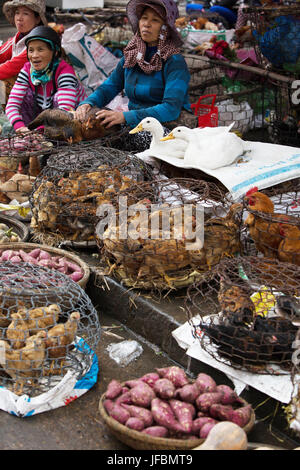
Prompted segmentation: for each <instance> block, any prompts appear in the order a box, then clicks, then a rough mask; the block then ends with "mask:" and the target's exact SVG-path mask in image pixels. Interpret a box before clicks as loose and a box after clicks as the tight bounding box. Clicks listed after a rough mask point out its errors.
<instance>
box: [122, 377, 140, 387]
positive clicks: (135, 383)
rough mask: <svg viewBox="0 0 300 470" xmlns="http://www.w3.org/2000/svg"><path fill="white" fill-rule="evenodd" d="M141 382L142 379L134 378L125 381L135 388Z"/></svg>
mask: <svg viewBox="0 0 300 470" xmlns="http://www.w3.org/2000/svg"><path fill="white" fill-rule="evenodd" d="M140 382H141V379H132V380H127V381H126V382H125V386H126V387H129V388H133V387H135V386H136V385H138V384H139V383H140Z"/></svg>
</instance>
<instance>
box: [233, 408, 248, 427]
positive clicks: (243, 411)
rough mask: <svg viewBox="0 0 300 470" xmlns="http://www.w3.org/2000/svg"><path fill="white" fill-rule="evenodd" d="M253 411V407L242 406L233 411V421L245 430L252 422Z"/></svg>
mask: <svg viewBox="0 0 300 470" xmlns="http://www.w3.org/2000/svg"><path fill="white" fill-rule="evenodd" d="M251 411H252V407H251V405H246V406H242V407H241V408H238V409H237V410H233V411H232V414H231V421H232V422H233V423H235V424H237V425H238V426H240V427H241V428H243V427H245V426H246V424H247V423H248V422H249V421H250V418H251Z"/></svg>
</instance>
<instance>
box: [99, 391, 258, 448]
mask: <svg viewBox="0 0 300 470" xmlns="http://www.w3.org/2000/svg"><path fill="white" fill-rule="evenodd" d="M104 400H105V393H104V394H103V395H102V396H101V398H100V401H99V411H100V414H101V417H102V418H103V421H104V422H105V424H106V425H107V427H108V428H109V430H110V432H111V434H113V436H114V437H116V438H117V439H118V440H119V441H121V442H123V444H125V445H127V446H128V447H131V448H132V449H136V450H189V449H194V448H195V447H197V446H200V445H201V444H203V443H204V442H205V439H173V438H171V437H153V436H148V435H147V434H143V433H141V432H139V431H134V430H133V429H129V428H127V427H126V426H124V425H123V424H121V423H119V422H118V421H116V420H115V419H114V418H111V417H110V416H109V415H108V414H107V412H106V410H105V408H104V406H103V401H104ZM243 402H244V404H245V405H248V403H247V402H246V401H245V400H243ZM254 423H255V413H254V411H253V410H252V415H251V418H250V421H249V422H248V423H247V424H246V426H245V427H244V428H243V430H244V431H245V432H246V433H248V432H250V431H251V429H252V428H253V426H254Z"/></svg>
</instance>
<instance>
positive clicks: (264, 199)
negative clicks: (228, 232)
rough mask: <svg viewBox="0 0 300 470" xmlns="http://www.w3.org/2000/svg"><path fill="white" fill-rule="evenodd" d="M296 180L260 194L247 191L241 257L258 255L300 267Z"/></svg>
mask: <svg viewBox="0 0 300 470" xmlns="http://www.w3.org/2000/svg"><path fill="white" fill-rule="evenodd" d="M298 180H299V179H298V178H296V179H295V180H291V181H287V182H285V183H282V184H281V185H278V186H273V187H272V188H269V189H265V190H261V191H259V190H258V188H256V187H254V188H252V189H250V190H249V191H248V192H247V193H246V195H245V197H244V200H243V219H244V227H243V229H242V231H241V240H242V243H243V246H244V250H243V251H244V254H253V255H254V254H260V255H263V256H265V257H269V258H275V259H278V260H279V261H281V262H289V263H294V264H297V265H300V204H299V203H300V186H299V181H298Z"/></svg>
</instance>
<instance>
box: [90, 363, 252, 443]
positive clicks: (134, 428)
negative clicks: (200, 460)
mask: <svg viewBox="0 0 300 470" xmlns="http://www.w3.org/2000/svg"><path fill="white" fill-rule="evenodd" d="M99 411H100V414H101V417H102V418H103V420H104V422H105V423H106V425H107V426H108V428H109V430H110V432H111V433H112V434H113V435H114V436H115V437H116V438H117V439H119V440H120V441H121V442H123V443H124V444H126V445H127V446H128V447H131V448H133V449H139V450H186V449H193V448H195V447H197V446H199V445H201V444H202V443H203V442H204V441H205V439H206V437H207V436H208V434H209V432H210V430H211V429H212V428H213V427H214V426H215V425H216V424H217V423H219V422H221V421H230V422H233V423H235V424H237V425H239V426H240V427H241V428H242V429H243V430H244V431H245V432H249V431H250V430H251V429H252V427H253V425H254V422H255V413H254V410H253V408H252V406H251V405H250V404H248V403H247V402H246V401H245V400H244V399H242V398H240V397H239V396H238V395H237V394H236V393H235V391H234V390H233V389H232V388H231V387H229V386H227V385H217V383H216V382H215V380H214V379H213V378H212V377H211V376H209V375H207V374H204V373H200V374H198V376H197V378H196V380H193V381H192V380H190V379H189V378H188V377H187V376H186V374H185V371H184V370H183V369H181V368H180V367H177V366H171V367H167V368H162V369H156V372H150V373H147V374H145V375H144V376H142V377H140V378H138V379H134V380H128V381H126V382H125V383H120V382H119V381H117V380H115V379H113V380H111V382H110V383H109V384H108V387H107V390H106V392H105V393H104V394H103V395H102V396H101V398H100V402H99Z"/></svg>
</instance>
